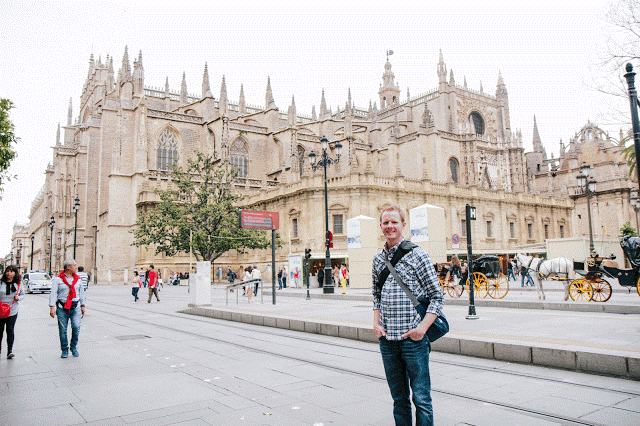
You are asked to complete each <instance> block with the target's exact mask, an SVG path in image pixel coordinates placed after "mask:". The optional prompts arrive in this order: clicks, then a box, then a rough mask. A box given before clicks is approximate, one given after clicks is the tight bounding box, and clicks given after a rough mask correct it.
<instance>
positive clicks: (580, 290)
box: [569, 278, 593, 302]
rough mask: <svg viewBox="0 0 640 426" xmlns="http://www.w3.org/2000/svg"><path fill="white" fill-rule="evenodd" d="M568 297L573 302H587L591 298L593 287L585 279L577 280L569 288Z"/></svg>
mask: <svg viewBox="0 0 640 426" xmlns="http://www.w3.org/2000/svg"><path fill="white" fill-rule="evenodd" d="M569 296H571V300H573V301H574V302H578V301H580V302H589V301H590V300H591V298H592V297H593V287H591V283H590V282H589V281H587V280H585V279H582V278H578V279H577V280H573V281H572V282H571V285H570V286H569Z"/></svg>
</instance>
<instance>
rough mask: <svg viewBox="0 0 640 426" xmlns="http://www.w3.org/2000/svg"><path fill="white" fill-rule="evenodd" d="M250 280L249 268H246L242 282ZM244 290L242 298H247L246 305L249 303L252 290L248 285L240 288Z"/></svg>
mask: <svg viewBox="0 0 640 426" xmlns="http://www.w3.org/2000/svg"><path fill="white" fill-rule="evenodd" d="M250 279H251V266H247V267H246V268H245V270H244V273H243V274H242V281H243V282H246V281H249V280H250ZM242 289H243V290H244V294H243V296H247V303H251V296H252V295H253V289H251V288H249V284H245V285H243V286H242Z"/></svg>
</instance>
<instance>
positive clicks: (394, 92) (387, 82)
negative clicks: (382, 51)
mask: <svg viewBox="0 0 640 426" xmlns="http://www.w3.org/2000/svg"><path fill="white" fill-rule="evenodd" d="M392 54H393V50H389V51H387V62H385V64H384V74H382V84H381V85H380V90H378V95H380V107H381V109H385V108H388V107H390V106H391V105H393V104H398V103H400V87H398V86H397V84H396V82H395V76H394V75H393V72H392V71H391V62H389V55H392Z"/></svg>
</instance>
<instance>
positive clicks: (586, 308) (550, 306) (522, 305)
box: [265, 292, 640, 314]
mask: <svg viewBox="0 0 640 426" xmlns="http://www.w3.org/2000/svg"><path fill="white" fill-rule="evenodd" d="M267 295H268V296H269V297H271V293H267V292H265V297H267ZM277 297H303V298H304V297H307V294H306V292H296V293H292V292H286V293H284V292H280V293H278V296H277ZM311 297H312V298H313V299H325V300H352V301H362V302H371V300H372V296H361V295H349V294H347V295H342V294H313V295H312V296H311ZM638 299H639V300H640V297H639V298H638ZM444 304H445V306H446V305H452V306H468V305H469V300H468V299H465V298H460V299H451V298H450V297H445V300H444ZM475 305H476V306H477V307H486V308H510V309H536V310H550V311H572V312H603V313H608V314H640V304H638V305H614V304H607V302H604V303H597V302H589V303H579V302H568V303H562V302H543V301H539V302H517V301H509V300H494V299H476V300H475Z"/></svg>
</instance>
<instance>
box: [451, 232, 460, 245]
mask: <svg viewBox="0 0 640 426" xmlns="http://www.w3.org/2000/svg"><path fill="white" fill-rule="evenodd" d="M451 242H452V243H453V244H458V243H459V242H460V235H458V234H453V237H451Z"/></svg>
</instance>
